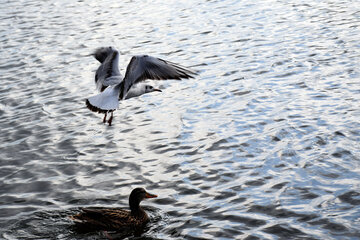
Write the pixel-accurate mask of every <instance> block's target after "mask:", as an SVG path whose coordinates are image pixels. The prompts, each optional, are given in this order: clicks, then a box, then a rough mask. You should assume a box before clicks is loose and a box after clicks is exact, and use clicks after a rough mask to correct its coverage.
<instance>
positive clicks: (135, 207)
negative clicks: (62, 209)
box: [70, 188, 157, 231]
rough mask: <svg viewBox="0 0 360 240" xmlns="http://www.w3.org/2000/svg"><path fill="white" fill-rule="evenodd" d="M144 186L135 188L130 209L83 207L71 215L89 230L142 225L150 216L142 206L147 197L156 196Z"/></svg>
mask: <svg viewBox="0 0 360 240" xmlns="http://www.w3.org/2000/svg"><path fill="white" fill-rule="evenodd" d="M156 197H157V195H154V194H150V193H148V192H146V191H145V189H144V188H135V189H134V190H132V192H131V194H130V197H129V205H130V210H131V211H128V210H124V209H117V208H83V209H82V212H81V213H79V214H76V215H73V216H71V217H70V219H72V220H73V221H74V222H75V223H76V224H78V225H80V226H81V227H82V228H86V229H87V230H89V231H91V230H104V231H116V230H119V229H122V228H129V227H130V228H136V227H141V226H143V225H144V224H145V223H147V222H149V220H150V219H149V216H148V215H147V214H146V212H145V211H144V210H143V209H142V208H141V207H140V202H141V201H142V200H144V199H146V198H156Z"/></svg>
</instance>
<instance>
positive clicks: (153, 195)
mask: <svg viewBox="0 0 360 240" xmlns="http://www.w3.org/2000/svg"><path fill="white" fill-rule="evenodd" d="M156 197H157V195H155V194H151V193H148V192H147V193H145V198H156Z"/></svg>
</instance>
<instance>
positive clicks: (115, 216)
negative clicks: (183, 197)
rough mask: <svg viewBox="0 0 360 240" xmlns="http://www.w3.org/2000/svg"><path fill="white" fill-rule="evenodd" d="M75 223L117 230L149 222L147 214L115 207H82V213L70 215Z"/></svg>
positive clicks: (94, 227)
mask: <svg viewBox="0 0 360 240" xmlns="http://www.w3.org/2000/svg"><path fill="white" fill-rule="evenodd" d="M71 219H73V220H74V221H75V222H76V223H77V224H80V225H83V226H87V227H88V228H89V229H101V230H118V229H121V228H126V227H140V226H142V225H144V224H145V223H147V222H149V217H148V215H147V214H146V213H145V212H144V211H143V214H140V215H138V216H134V215H132V214H131V212H130V211H127V210H123V209H116V208H84V209H82V213H79V214H77V215H74V216H72V217H71Z"/></svg>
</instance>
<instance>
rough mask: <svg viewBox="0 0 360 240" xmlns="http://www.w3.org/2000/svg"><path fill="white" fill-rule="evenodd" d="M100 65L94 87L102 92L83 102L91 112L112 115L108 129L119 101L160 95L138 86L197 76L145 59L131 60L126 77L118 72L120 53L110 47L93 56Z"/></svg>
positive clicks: (140, 57) (182, 68)
mask: <svg viewBox="0 0 360 240" xmlns="http://www.w3.org/2000/svg"><path fill="white" fill-rule="evenodd" d="M94 56H95V58H96V59H97V60H98V61H99V62H101V65H100V67H99V68H98V69H97V71H96V75H95V83H96V86H97V89H98V90H99V91H100V92H101V93H100V94H98V95H95V96H92V97H90V98H88V99H86V106H87V107H88V108H89V109H90V110H91V111H93V112H99V113H105V116H104V119H103V122H104V123H105V122H106V116H107V113H111V116H110V118H109V120H108V123H109V125H111V122H112V119H113V112H114V111H115V110H116V109H117V108H118V107H119V100H125V99H129V98H132V97H137V96H140V95H142V94H144V93H149V92H154V91H160V92H161V90H160V89H156V88H154V87H153V86H151V85H148V84H144V83H141V82H142V81H145V80H146V79H152V80H165V79H176V80H180V79H182V78H193V77H194V76H193V75H196V73H195V72H194V71H192V70H190V69H188V68H185V67H183V66H180V65H178V64H176V63H172V62H169V61H165V60H162V59H160V58H155V57H151V56H148V55H140V56H133V57H132V58H131V60H130V63H129V64H128V66H127V69H126V73H125V77H124V78H123V77H122V75H121V73H120V71H119V67H118V65H119V52H118V51H117V50H116V49H115V48H113V47H105V48H104V47H103V48H99V49H97V50H96V51H95V53H94Z"/></svg>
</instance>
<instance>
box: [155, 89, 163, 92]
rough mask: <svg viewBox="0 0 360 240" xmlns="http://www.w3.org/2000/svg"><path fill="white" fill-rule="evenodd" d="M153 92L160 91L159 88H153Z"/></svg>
mask: <svg viewBox="0 0 360 240" xmlns="http://www.w3.org/2000/svg"><path fill="white" fill-rule="evenodd" d="M154 92H162V91H161V90H160V89H157V88H154Z"/></svg>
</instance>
